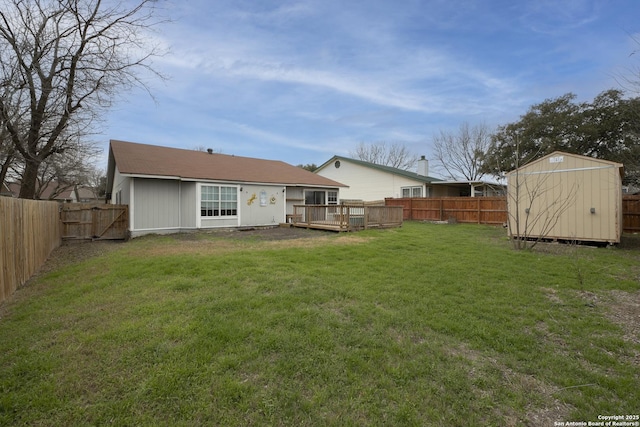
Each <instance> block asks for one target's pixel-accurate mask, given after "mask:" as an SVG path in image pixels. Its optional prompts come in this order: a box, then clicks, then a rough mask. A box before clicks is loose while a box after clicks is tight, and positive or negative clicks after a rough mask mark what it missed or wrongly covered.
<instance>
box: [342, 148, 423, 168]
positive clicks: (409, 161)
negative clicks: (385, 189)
mask: <svg viewBox="0 0 640 427" xmlns="http://www.w3.org/2000/svg"><path fill="white" fill-rule="evenodd" d="M349 156H351V157H352V158H354V159H358V160H362V161H365V162H369V163H374V164H376V165H383V166H391V167H394V168H397V169H403V170H410V169H413V168H415V165H416V161H417V160H418V158H417V156H415V155H413V154H411V153H410V152H409V149H408V148H407V147H406V146H405V145H404V144H400V143H393V144H391V145H387V143H386V142H376V143H373V144H366V143H364V142H361V143H359V144H358V145H357V146H356V147H355V149H354V150H353V151H349Z"/></svg>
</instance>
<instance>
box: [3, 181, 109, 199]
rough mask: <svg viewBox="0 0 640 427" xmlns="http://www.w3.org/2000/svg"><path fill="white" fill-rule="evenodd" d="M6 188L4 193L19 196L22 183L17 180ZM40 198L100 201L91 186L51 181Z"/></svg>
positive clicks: (42, 191)
mask: <svg viewBox="0 0 640 427" xmlns="http://www.w3.org/2000/svg"><path fill="white" fill-rule="evenodd" d="M3 188H4V187H3ZM6 188H7V194H5V193H4V192H3V193H2V195H7V196H11V197H18V195H19V194H20V184H19V183H17V182H12V183H9V185H8V186H7V187H6ZM39 200H55V201H57V202H66V203H89V202H96V201H98V198H97V197H96V195H95V194H94V192H93V190H92V189H90V188H89V187H85V186H81V185H65V186H61V185H60V184H58V183H57V182H50V183H48V184H47V185H46V186H45V188H43V189H42V190H41V191H40V198H39Z"/></svg>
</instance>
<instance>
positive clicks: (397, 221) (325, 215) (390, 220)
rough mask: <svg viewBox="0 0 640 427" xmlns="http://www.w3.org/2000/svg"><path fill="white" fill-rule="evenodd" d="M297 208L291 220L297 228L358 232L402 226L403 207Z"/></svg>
mask: <svg viewBox="0 0 640 427" xmlns="http://www.w3.org/2000/svg"><path fill="white" fill-rule="evenodd" d="M293 209H294V212H293V215H289V218H288V220H290V221H291V223H292V224H293V226H295V227H305V228H318V229H323V230H334V231H355V230H362V229H368V228H382V227H400V226H401V225H402V208H401V207H400V206H365V205H363V204H359V205H294V207H293Z"/></svg>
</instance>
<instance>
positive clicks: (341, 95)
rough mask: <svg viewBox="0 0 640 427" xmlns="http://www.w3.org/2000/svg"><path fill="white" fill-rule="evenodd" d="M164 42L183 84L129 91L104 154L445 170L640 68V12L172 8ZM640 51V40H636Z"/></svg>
mask: <svg viewBox="0 0 640 427" xmlns="http://www.w3.org/2000/svg"><path fill="white" fill-rule="evenodd" d="M159 4H160V5H161V7H162V10H161V13H162V14H163V15H164V16H166V17H168V18H170V19H171V22H170V23H168V24H164V25H162V26H160V27H157V28H156V30H155V33H154V34H153V35H152V36H150V40H153V42H155V43H158V44H159V45H161V46H162V47H163V48H164V49H166V52H167V53H166V54H165V55H164V56H162V57H159V58H155V59H154V62H153V67H154V68H155V69H156V70H158V71H159V72H160V73H162V74H164V75H166V76H167V77H168V78H167V79H166V80H165V81H162V80H159V79H152V78H150V79H149V80H148V85H149V87H150V88H151V93H152V94H153V98H152V97H151V96H149V94H148V93H147V92H145V91H144V90H142V89H136V90H133V91H130V92H128V93H127V94H125V96H123V99H121V100H120V101H119V102H117V103H116V105H115V106H114V108H113V109H112V110H111V112H110V114H109V115H108V116H107V117H106V118H105V126H104V132H103V133H102V134H100V135H99V141H100V143H101V145H103V146H104V148H105V155H104V156H103V162H104V167H106V152H107V147H108V141H109V140H110V139H118V140H124V141H131V142H139V143H145V144H154V145H162V146H168V147H175V148H185V149H197V148H199V147H202V148H212V149H214V150H215V151H217V152H221V153H224V154H233V155H237V156H247V157H256V158H262V159H273V160H282V161H285V162H287V163H290V164H293V165H299V164H312V163H313V164H317V165H321V164H322V163H324V162H326V161H327V160H329V159H330V158H331V157H332V156H333V155H340V156H347V157H349V155H350V152H353V150H354V149H355V147H356V146H357V145H358V144H360V143H365V144H371V143H380V142H385V143H387V144H402V145H404V146H406V147H407V149H408V150H409V151H410V152H411V153H412V154H414V155H416V156H420V155H425V156H426V157H427V159H430V158H432V139H433V137H434V135H436V134H438V133H439V132H441V131H444V132H454V133H455V131H456V130H457V129H458V128H459V126H460V125H461V124H462V123H465V122H466V123H468V124H469V125H479V124H486V125H487V126H489V127H490V128H494V127H496V126H499V125H505V124H507V123H511V122H514V121H517V120H518V118H519V117H520V116H521V115H523V114H525V113H526V111H527V110H528V108H529V107H530V106H532V105H534V104H537V103H540V102H543V101H544V100H545V99H550V98H555V97H559V96H561V95H563V94H566V93H568V92H572V93H574V94H576V95H577V98H578V100H579V101H590V100H592V99H593V98H594V97H595V96H596V95H597V94H599V93H600V92H602V91H604V90H607V89H610V88H617V89H622V88H623V87H622V86H621V84H622V83H621V82H622V81H623V80H624V78H625V77H629V76H630V75H631V73H632V71H633V70H634V68H637V67H639V66H640V52H639V53H637V54H636V55H634V54H633V52H634V51H635V50H638V49H640V19H638V18H640V2H639V1H638V0H529V1H524V0H424V1H420V0H363V1H361V0H339V1H336V0H302V1H286V0H283V1H271V0H260V1H257V0H229V1H227V0H189V1H184V0H173V1H171V0H169V1H164V2H160V3H159ZM634 38H635V40H638V41H634Z"/></svg>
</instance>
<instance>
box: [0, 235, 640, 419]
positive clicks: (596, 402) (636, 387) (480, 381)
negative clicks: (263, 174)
mask: <svg viewBox="0 0 640 427" xmlns="http://www.w3.org/2000/svg"><path fill="white" fill-rule="evenodd" d="M318 233H319V234H320V235H321V237H319V238H312V239H304V240H289V241H263V240H260V239H234V238H233V235H234V233H228V234H229V235H228V236H226V235H225V236H221V235H220V234H215V233H214V234H199V235H197V236H196V238H194V239H180V238H177V237H175V236H165V237H161V236H152V237H144V238H140V239H136V240H133V241H131V242H128V243H126V244H121V245H119V246H118V249H117V250H115V251H111V252H109V253H106V254H104V255H102V256H99V257H96V258H92V259H89V260H86V261H83V262H77V263H75V264H72V265H69V266H67V267H63V268H61V269H58V270H56V271H54V272H52V273H48V274H46V275H43V276H41V277H39V278H38V279H37V280H35V281H32V282H31V283H29V285H28V286H26V287H24V288H22V289H21V290H19V291H18V292H17V293H16V295H15V297H14V298H13V300H12V301H11V302H9V303H6V304H4V305H3V306H2V307H1V308H0V316H1V318H0V362H1V363H0V425H52V426H54V425H55V426H60V425H104V424H113V425H171V426H180V425H183V426H192V425H238V426H245V425H265V424H266V425H292V426H299V425H319V426H325V425H434V426H480V425H495V426H510V425H541V426H545V425H551V426H552V425H554V422H556V421H557V422H560V421H565V422H566V421H585V422H586V421H597V420H598V415H616V414H630V415H631V414H638V413H639V412H640V403H639V402H640V337H639V336H638V308H637V303H638V301H640V250H639V249H633V248H632V249H625V248H624V247H622V248H617V249H606V248H588V247H568V246H560V245H551V246H542V247H536V249H535V250H533V251H514V250H512V249H511V247H510V245H509V241H508V240H507V239H506V238H505V234H506V233H505V231H504V230H503V229H500V228H491V227H484V226H468V225H434V224H423V223H411V222H409V223H405V224H404V226H403V227H402V228H400V229H388V230H369V231H364V232H359V233H349V234H341V235H338V234H328V233H322V232H318ZM634 303H635V304H636V305H635V306H634ZM634 310H635V311H634Z"/></svg>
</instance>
